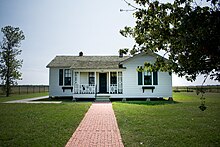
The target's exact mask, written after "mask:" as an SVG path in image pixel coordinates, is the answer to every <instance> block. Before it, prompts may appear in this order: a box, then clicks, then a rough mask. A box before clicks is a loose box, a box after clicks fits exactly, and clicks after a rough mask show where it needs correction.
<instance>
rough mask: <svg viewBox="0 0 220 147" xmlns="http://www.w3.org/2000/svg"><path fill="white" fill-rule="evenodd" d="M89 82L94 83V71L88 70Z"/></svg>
mask: <svg viewBox="0 0 220 147" xmlns="http://www.w3.org/2000/svg"><path fill="white" fill-rule="evenodd" d="M89 84H95V73H94V72H89Z"/></svg>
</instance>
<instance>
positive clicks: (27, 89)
mask: <svg viewBox="0 0 220 147" xmlns="http://www.w3.org/2000/svg"><path fill="white" fill-rule="evenodd" d="M48 91H49V86H48V85H15V86H12V91H11V94H25V93H27V94H28V93H41V92H48ZM0 94H4V92H3V85H0Z"/></svg>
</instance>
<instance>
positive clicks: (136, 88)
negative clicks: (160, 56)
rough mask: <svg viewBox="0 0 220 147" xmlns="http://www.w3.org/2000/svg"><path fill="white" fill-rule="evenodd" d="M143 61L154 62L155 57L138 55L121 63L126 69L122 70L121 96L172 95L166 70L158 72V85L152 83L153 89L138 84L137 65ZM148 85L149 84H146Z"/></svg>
mask: <svg viewBox="0 0 220 147" xmlns="http://www.w3.org/2000/svg"><path fill="white" fill-rule="evenodd" d="M144 62H150V63H154V62H155V57H153V56H150V55H140V56H138V57H134V58H133V59H130V60H129V61H127V62H125V63H124V64H123V67H125V68H126V70H125V71H124V72H123V84H124V87H123V97H125V98H142V97H143V98H144V97H172V76H171V75H169V73H168V72H158V85H152V86H154V87H155V89H154V90H153V92H152V90H151V89H145V90H144V93H143V89H142V86H143V85H138V72H137V67H138V66H143V65H144ZM148 86H150V85H148Z"/></svg>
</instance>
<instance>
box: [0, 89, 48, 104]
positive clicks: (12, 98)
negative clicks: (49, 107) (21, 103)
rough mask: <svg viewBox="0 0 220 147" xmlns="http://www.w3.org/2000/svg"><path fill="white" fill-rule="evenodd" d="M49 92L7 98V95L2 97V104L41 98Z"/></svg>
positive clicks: (14, 95) (0, 100) (0, 96)
mask: <svg viewBox="0 0 220 147" xmlns="http://www.w3.org/2000/svg"><path fill="white" fill-rule="evenodd" d="M47 95H48V92H42V93H30V94H20V95H18V94H12V95H10V96H9V97H6V96H5V95H0V103H1V102H6V101H12V100H20V99H25V98H34V97H40V96H47Z"/></svg>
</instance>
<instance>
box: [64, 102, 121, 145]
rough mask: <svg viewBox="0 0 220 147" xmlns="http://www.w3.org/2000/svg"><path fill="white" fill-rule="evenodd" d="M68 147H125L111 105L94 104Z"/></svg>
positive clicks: (68, 143)
mask: <svg viewBox="0 0 220 147" xmlns="http://www.w3.org/2000/svg"><path fill="white" fill-rule="evenodd" d="M66 147H124V145H123V143H122V139H121V135H120V131H119V129H118V125H117V121H116V118H115V114H114V111H113V109H112V104H111V103H93V104H92V105H91V107H90V108H89V110H88V112H87V113H86V115H85V117H84V118H83V120H82V121H81V123H80V124H79V126H78V128H77V129H76V131H75V132H74V133H73V135H72V137H71V138H70V140H69V141H68V142H67V144H66Z"/></svg>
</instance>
